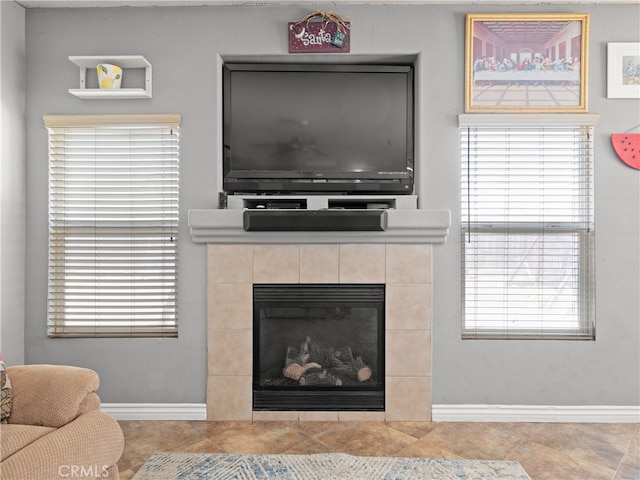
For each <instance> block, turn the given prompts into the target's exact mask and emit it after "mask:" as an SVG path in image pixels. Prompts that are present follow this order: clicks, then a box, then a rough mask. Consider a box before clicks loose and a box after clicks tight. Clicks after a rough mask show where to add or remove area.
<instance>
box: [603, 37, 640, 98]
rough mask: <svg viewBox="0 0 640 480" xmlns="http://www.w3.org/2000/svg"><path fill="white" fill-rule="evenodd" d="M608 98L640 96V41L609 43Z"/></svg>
mask: <svg viewBox="0 0 640 480" xmlns="http://www.w3.org/2000/svg"><path fill="white" fill-rule="evenodd" d="M607 98H640V43H639V42H621V43H618V42H611V43H608V44H607Z"/></svg>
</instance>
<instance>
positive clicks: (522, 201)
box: [460, 125, 595, 339]
mask: <svg viewBox="0 0 640 480" xmlns="http://www.w3.org/2000/svg"><path fill="white" fill-rule="evenodd" d="M592 130H593V128H592V127H591V126H569V125H557V126H545V127H540V126H532V125H527V126H513V127H505V126H500V127H490V126H480V127H463V128H461V129H460V133H461V139H460V140H461V141H460V145H461V155H460V158H461V163H460V168H461V187H460V191H461V230H462V232H461V233H462V235H461V241H462V279H463V281H462V297H463V298H462V305H463V321H462V335H463V338H479V337H488V338H493V337H495V338H523V337H525V338H582V339H593V338H595V323H594V291H593V290H594V289H593V281H594V266H593V265H594V262H593V249H594V214H593V131H592Z"/></svg>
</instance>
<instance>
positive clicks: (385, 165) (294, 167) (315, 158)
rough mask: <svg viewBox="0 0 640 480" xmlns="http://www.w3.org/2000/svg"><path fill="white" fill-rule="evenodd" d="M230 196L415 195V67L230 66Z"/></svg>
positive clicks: (226, 81)
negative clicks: (329, 193)
mask: <svg viewBox="0 0 640 480" xmlns="http://www.w3.org/2000/svg"><path fill="white" fill-rule="evenodd" d="M223 71H224V77H223V97H224V106H223V129H224V130H223V131H224V156H223V158H224V161H223V176H224V178H223V186H224V190H225V191H226V192H227V193H238V192H246V193H291V192H341V193H346V194H349V193H370V192H371V193H394V194H411V193H413V166H414V162H413V148H414V147H413V138H414V134H413V68H412V67H411V66H398V65H319V64H315V65H314V64H302V65H300V64H296V65H293V64H226V65H225V66H224V69H223Z"/></svg>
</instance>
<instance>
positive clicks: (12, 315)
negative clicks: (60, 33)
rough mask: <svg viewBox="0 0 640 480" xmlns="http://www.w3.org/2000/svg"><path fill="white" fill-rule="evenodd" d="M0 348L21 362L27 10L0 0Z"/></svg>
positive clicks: (10, 360)
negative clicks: (25, 11)
mask: <svg viewBox="0 0 640 480" xmlns="http://www.w3.org/2000/svg"><path fill="white" fill-rule="evenodd" d="M0 37H1V42H0V71H2V78H0V102H1V105H2V111H1V113H0V159H1V161H0V351H1V352H2V354H3V356H4V360H5V362H6V363H7V364H20V363H24V360H25V351H24V326H25V325H24V318H25V316H24V308H25V242H24V240H25V211H26V206H25V198H26V197H25V189H26V182H25V163H24V159H25V131H24V128H25V125H24V113H25V14H24V9H23V8H22V7H20V6H18V5H17V4H15V3H14V2H0Z"/></svg>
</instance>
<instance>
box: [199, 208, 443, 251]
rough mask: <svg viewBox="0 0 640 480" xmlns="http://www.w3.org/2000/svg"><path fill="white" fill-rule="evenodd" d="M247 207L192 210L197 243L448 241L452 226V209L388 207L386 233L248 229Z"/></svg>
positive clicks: (418, 242)
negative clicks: (253, 230)
mask: <svg viewBox="0 0 640 480" xmlns="http://www.w3.org/2000/svg"><path fill="white" fill-rule="evenodd" d="M242 213H243V210H235V209H229V210H225V209H192V210H189V228H190V230H191V236H192V239H193V242H194V243H213V244H216V243H217V244H280V243H313V244H319V243H322V244H338V243H376V244H386V243H398V244H403V243H404V244H427V243H435V244H438V243H445V241H446V239H447V235H448V233H449V227H450V226H451V212H450V211H449V210H421V209H415V210H402V209H399V210H395V209H389V210H387V217H388V218H387V229H386V230H385V231H383V232H247V231H245V230H244V228H243V223H242Z"/></svg>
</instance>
